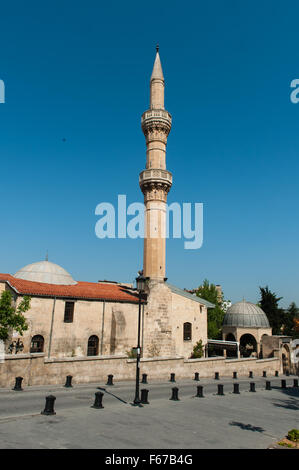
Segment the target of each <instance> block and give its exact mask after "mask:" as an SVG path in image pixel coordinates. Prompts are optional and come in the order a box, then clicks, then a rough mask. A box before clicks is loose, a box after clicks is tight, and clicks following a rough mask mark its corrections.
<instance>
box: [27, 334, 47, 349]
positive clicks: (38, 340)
mask: <svg viewBox="0 0 299 470" xmlns="http://www.w3.org/2000/svg"><path fill="white" fill-rule="evenodd" d="M43 351H44V338H43V336H41V335H35V336H33V337H32V340H31V346H30V352H31V353H41V352H43Z"/></svg>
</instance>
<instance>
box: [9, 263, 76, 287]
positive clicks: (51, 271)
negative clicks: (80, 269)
mask: <svg viewBox="0 0 299 470" xmlns="http://www.w3.org/2000/svg"><path fill="white" fill-rule="evenodd" d="M14 277H16V278H18V279H24V280H26V281H34V282H43V283H46V284H62V285H65V286H71V285H74V284H77V282H76V281H74V279H73V278H72V276H71V275H70V274H69V273H68V272H67V271H66V270H65V269H63V268H62V267H61V266H58V264H54V263H51V262H50V261H39V262H37V263H32V264H28V265H27V266H24V268H22V269H20V270H19V271H18V272H16V274H15V275H14Z"/></svg>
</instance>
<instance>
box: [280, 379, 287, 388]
mask: <svg viewBox="0 0 299 470" xmlns="http://www.w3.org/2000/svg"><path fill="white" fill-rule="evenodd" d="M281 388H287V382H286V380H284V379H282V381H281Z"/></svg>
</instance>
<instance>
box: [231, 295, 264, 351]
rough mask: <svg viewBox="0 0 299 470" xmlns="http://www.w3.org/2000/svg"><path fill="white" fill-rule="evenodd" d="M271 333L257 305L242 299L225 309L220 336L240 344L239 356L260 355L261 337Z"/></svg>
mask: <svg viewBox="0 0 299 470" xmlns="http://www.w3.org/2000/svg"><path fill="white" fill-rule="evenodd" d="M271 335H272V329H271V327H270V324H269V320H268V318H267V316H266V314H265V312H263V310H262V309H261V308H260V307H258V306H257V305H255V304H253V303H251V302H246V301H245V300H243V301H242V302H236V303H235V304H233V305H232V306H231V307H229V308H228V309H227V311H226V314H225V317H224V320H223V326H222V337H223V340H226V341H237V342H238V343H239V344H240V353H241V356H243V357H249V356H256V357H260V356H261V355H262V354H261V341H262V338H263V336H271Z"/></svg>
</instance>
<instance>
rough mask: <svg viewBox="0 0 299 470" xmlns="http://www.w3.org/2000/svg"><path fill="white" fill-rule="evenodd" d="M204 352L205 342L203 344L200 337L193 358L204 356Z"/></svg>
mask: <svg viewBox="0 0 299 470" xmlns="http://www.w3.org/2000/svg"><path fill="white" fill-rule="evenodd" d="M203 354H204V350H203V344H202V340H201V339H200V340H199V341H197V343H196V344H195V346H194V348H193V351H192V354H191V359H199V358H201V357H203Z"/></svg>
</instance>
